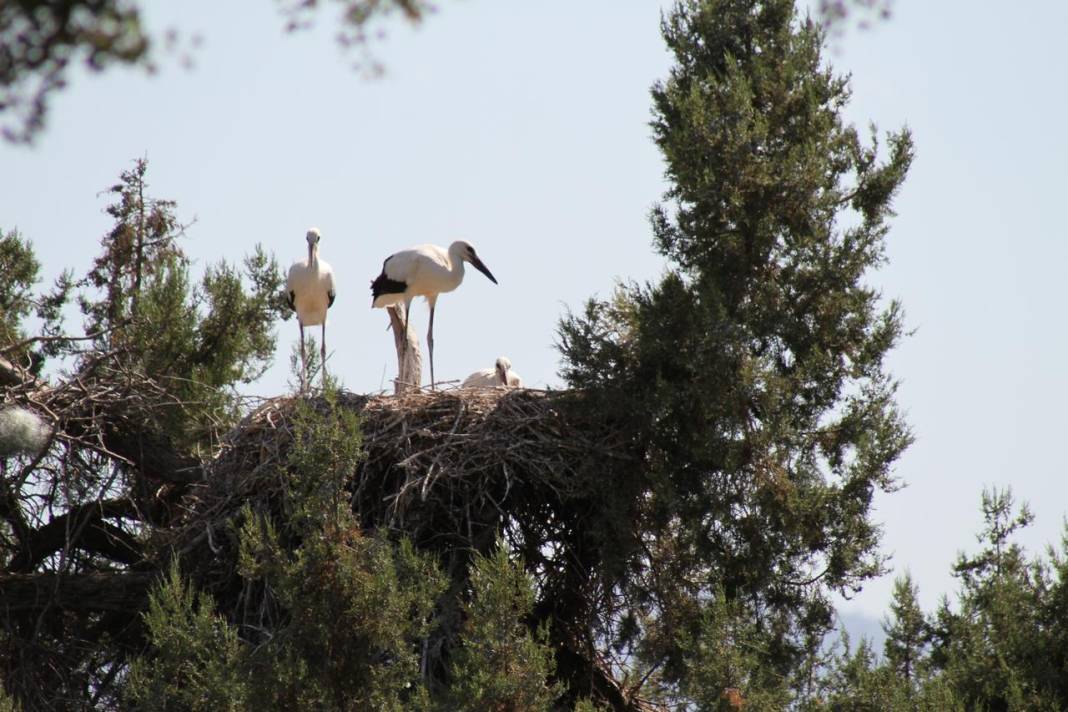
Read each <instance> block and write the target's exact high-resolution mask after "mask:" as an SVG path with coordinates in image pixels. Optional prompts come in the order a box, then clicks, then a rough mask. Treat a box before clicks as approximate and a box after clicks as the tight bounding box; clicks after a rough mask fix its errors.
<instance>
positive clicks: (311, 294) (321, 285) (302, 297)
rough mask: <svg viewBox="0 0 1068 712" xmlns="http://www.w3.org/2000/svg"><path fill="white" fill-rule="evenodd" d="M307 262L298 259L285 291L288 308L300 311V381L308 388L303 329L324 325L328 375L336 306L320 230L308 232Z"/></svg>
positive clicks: (322, 351) (323, 354) (321, 348)
mask: <svg viewBox="0 0 1068 712" xmlns="http://www.w3.org/2000/svg"><path fill="white" fill-rule="evenodd" d="M306 239H307V241H308V259H306V260H297V261H296V262H294V263H293V266H292V267H290V268H289V276H288V277H287V278H286V291H287V292H288V293H289V308H290V309H293V310H294V311H296V312H297V324H299V325H300V382H301V387H304V386H306V385H307V367H308V361H307V356H306V355H305V353H304V327H306V326H315V325H316V324H322V327H323V333H322V343H321V344H320V345H319V354H320V356H321V359H320V367H321V368H322V369H323V374H324V375H325V374H326V310H327V309H329V308H330V307H332V306H333V305H334V297H335V296H336V293H335V292H334V270H332V269H331V268H330V265H328V264H327V263H326V261H324V260H321V259H319V240H320V239H322V236H321V235H320V234H319V230H318V228H314V227H313V228H311V229H310V230H308V234H307V236H306Z"/></svg>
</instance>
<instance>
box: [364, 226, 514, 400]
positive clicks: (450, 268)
mask: <svg viewBox="0 0 1068 712" xmlns="http://www.w3.org/2000/svg"><path fill="white" fill-rule="evenodd" d="M464 262H470V263H471V264H472V265H473V266H474V267H475V269H477V270H478V271H479V272H481V273H482V274H484V275H486V276H487V277H489V279H490V281H491V282H493V283H494V284H497V280H496V279H495V278H494V276H493V274H492V273H491V272H490V271H489V268H488V267H486V265H484V264H482V260H480V259H479V258H478V255H477V254H475V248H474V247H473V246H472V245H471V243H470V242H466V241H464V240H457V241H456V242H454V243H452V244H451V245H449V249H447V250H446V249H445V248H444V247H438V246H437V245H418V246H416V247H412V248H411V249H407V250H401V251H400V252H395V253H393V254H392V255H390V256H389V257H387V258H386V261H385V262H383V263H382V274H380V275H378V277H376V278H375V280H374V281H373V282H371V295H372V296H371V306H372V307H377V308H380V309H381V308H384V307H388V306H390V305H391V304H399V303H401V302H403V303H404V336H405V339H407V337H408V316H409V314H410V313H411V306H412V300H413V299H415V298H416V297H425V298H426V303H427V304H429V305H430V326H429V327H428V328H427V332H426V344H427V350H428V351H429V353H430V387H431V388H434V307H435V306H436V305H437V302H438V295H439V294H441V293H442V292H451V291H452V290H454V289H456V288H457V287H459V286H460V282H462V281H464Z"/></svg>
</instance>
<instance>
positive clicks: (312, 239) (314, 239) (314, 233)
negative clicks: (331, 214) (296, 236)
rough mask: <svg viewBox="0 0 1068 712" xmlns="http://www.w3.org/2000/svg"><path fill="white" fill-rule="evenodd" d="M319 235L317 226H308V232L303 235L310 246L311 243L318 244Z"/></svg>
mask: <svg viewBox="0 0 1068 712" xmlns="http://www.w3.org/2000/svg"><path fill="white" fill-rule="evenodd" d="M321 237H322V236H321V235H320V234H319V228H317V227H313V228H310V229H309V230H308V234H307V235H306V236H305V239H307V240H308V247H312V246H313V245H318V244H319V239H320V238H321Z"/></svg>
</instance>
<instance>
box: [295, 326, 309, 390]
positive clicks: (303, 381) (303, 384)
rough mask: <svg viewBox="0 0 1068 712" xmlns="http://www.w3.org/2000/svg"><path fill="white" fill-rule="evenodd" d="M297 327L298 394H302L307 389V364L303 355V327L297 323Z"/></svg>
mask: <svg viewBox="0 0 1068 712" xmlns="http://www.w3.org/2000/svg"><path fill="white" fill-rule="evenodd" d="M297 325H298V326H299V327H300V392H301V393H303V392H304V391H305V390H307V387H308V385H307V380H308V362H307V357H306V356H305V354H304V325H303V324H301V323H300V322H299V321H298V322H297Z"/></svg>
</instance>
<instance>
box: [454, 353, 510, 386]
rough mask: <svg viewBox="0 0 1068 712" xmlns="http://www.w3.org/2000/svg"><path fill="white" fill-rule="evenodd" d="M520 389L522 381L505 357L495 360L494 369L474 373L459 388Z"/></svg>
mask: <svg viewBox="0 0 1068 712" xmlns="http://www.w3.org/2000/svg"><path fill="white" fill-rule="evenodd" d="M501 387H503V388H522V387H523V379H522V378H520V377H519V374H518V373H516V372H515V371H513V370H512V362H511V361H509V360H508V357H507V356H501V357H500V358H499V359H497V364H496V365H495V366H494V368H484V369H482V370H481V371H475V372H474V373H472V374H471V375H470V376H468V377H467V378H465V379H464V382H463V383H462V384H461V385H460V388H501Z"/></svg>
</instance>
